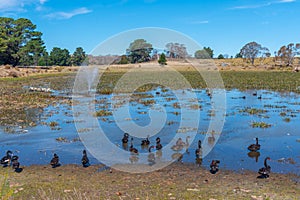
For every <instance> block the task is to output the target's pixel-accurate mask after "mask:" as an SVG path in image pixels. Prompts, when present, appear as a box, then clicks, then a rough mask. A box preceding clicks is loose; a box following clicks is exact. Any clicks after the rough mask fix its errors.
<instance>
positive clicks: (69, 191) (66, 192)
mask: <svg viewBox="0 0 300 200" xmlns="http://www.w3.org/2000/svg"><path fill="white" fill-rule="evenodd" d="M64 192H65V193H67V192H72V190H64Z"/></svg>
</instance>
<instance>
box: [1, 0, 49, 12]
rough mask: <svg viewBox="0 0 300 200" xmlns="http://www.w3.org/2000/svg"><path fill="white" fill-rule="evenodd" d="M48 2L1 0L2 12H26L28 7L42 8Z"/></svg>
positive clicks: (40, 0)
mask: <svg viewBox="0 0 300 200" xmlns="http://www.w3.org/2000/svg"><path fill="white" fill-rule="evenodd" d="M46 1H48V0H0V12H4V13H5V12H25V11H27V10H26V6H31V5H35V6H36V7H40V6H42V5H43V4H44V3H45V2H46Z"/></svg>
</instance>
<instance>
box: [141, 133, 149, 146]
mask: <svg viewBox="0 0 300 200" xmlns="http://www.w3.org/2000/svg"><path fill="white" fill-rule="evenodd" d="M149 144H150V141H149V135H148V136H147V138H146V139H145V140H142V143H141V145H142V146H148V145H149Z"/></svg>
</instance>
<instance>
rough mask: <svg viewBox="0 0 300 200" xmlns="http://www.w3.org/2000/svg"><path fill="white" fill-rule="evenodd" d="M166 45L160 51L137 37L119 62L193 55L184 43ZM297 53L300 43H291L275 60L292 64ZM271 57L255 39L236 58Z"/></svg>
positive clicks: (207, 52) (201, 55)
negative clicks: (189, 53) (188, 51)
mask: <svg viewBox="0 0 300 200" xmlns="http://www.w3.org/2000/svg"><path fill="white" fill-rule="evenodd" d="M165 47H166V48H165V49H164V50H163V52H160V53H159V51H158V50H157V49H154V48H153V47H152V44H150V43H148V42H147V41H146V40H144V39H136V40H134V41H133V42H132V43H130V45H129V48H128V49H127V50H126V55H123V56H121V59H120V61H119V62H118V63H119V64H127V63H139V62H147V61H149V60H155V59H158V62H159V63H160V64H161V63H166V61H165V60H166V58H174V59H183V58H187V57H192V55H188V53H187V49H186V47H185V45H184V44H180V43H168V44H166V45H165ZM297 55H300V44H299V43H290V44H288V45H284V46H282V47H280V49H279V50H278V51H275V52H274V61H275V62H279V63H280V65H281V66H291V65H292V64H293V61H294V58H295V56H297ZM160 56H163V57H162V59H160ZM194 57H195V58H197V59H212V58H214V51H213V50H212V49H211V48H210V47H204V48H203V49H200V50H197V51H196V52H195V53H194ZM269 57H271V53H270V50H269V49H268V48H267V47H264V46H262V45H261V44H259V43H257V42H254V41H253V42H249V43H247V44H245V45H244V46H243V47H242V48H241V50H240V52H239V53H237V54H236V55H235V58H243V59H244V61H245V62H249V63H251V64H252V65H254V61H255V59H256V58H260V59H261V60H264V59H266V58H269ZM217 58H218V59H226V58H229V56H228V55H226V54H224V55H223V54H220V55H218V56H217ZM231 58H233V57H231Z"/></svg>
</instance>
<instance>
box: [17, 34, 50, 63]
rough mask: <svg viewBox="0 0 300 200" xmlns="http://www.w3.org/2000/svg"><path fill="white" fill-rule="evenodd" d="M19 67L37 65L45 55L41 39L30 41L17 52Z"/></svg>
mask: <svg viewBox="0 0 300 200" xmlns="http://www.w3.org/2000/svg"><path fill="white" fill-rule="evenodd" d="M19 54H20V62H19V64H20V65H25V66H26V65H39V61H40V59H41V58H42V57H43V56H45V55H46V54H47V52H46V48H45V46H44V42H43V41H42V39H41V38H34V39H32V40H30V41H29V42H28V43H27V44H26V45H25V46H24V47H23V48H22V49H20V51H19Z"/></svg>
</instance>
